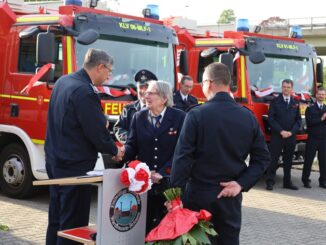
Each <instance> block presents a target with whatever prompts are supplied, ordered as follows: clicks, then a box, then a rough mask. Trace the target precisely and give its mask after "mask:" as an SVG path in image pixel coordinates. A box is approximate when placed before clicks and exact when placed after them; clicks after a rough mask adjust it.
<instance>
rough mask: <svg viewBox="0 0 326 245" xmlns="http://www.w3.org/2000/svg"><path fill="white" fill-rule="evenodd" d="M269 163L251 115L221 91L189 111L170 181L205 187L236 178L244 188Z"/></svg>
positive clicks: (177, 183)
mask: <svg viewBox="0 0 326 245" xmlns="http://www.w3.org/2000/svg"><path fill="white" fill-rule="evenodd" d="M249 153H250V162H249V166H247V165H246V162H245V160H246V158H247V156H248V154H249ZM269 163H270V156H269V152H268V149H267V145H266V143H265V140H264V136H263V134H262V132H261V130H260V127H259V125H258V122H257V120H256V118H255V117H254V115H253V114H252V113H251V111H249V110H248V109H247V108H245V107H242V106H240V105H238V104H237V103H236V102H235V101H234V99H232V98H231V96H230V95H229V94H228V93H226V92H220V93H217V94H216V95H215V97H214V98H212V99H211V100H209V101H207V102H206V103H205V104H203V105H200V106H198V107H195V108H193V109H191V110H190V111H189V112H188V114H187V117H186V119H185V122H184V125H183V128H182V130H181V133H180V137H179V141H178V144H177V146H176V150H175V154H174V157H173V164H172V172H171V182H172V185H174V186H179V187H181V188H184V187H185V185H186V183H187V182H188V183H190V184H195V185H198V186H200V187H201V188H204V189H205V188H218V183H219V182H222V181H231V180H235V181H237V182H238V183H239V184H240V185H241V186H242V188H243V190H245V191H247V190H249V189H250V188H251V187H252V186H253V185H254V184H255V183H256V182H257V181H258V180H259V178H260V177H261V176H262V175H263V173H264V172H265V170H266V168H267V166H268V164H269Z"/></svg>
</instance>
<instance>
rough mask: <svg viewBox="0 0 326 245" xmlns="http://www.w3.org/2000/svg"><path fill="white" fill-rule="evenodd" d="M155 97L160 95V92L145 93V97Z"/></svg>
mask: <svg viewBox="0 0 326 245" xmlns="http://www.w3.org/2000/svg"><path fill="white" fill-rule="evenodd" d="M153 95H159V93H158V92H150V91H146V92H145V96H153Z"/></svg>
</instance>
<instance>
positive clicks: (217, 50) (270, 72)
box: [169, 20, 323, 163]
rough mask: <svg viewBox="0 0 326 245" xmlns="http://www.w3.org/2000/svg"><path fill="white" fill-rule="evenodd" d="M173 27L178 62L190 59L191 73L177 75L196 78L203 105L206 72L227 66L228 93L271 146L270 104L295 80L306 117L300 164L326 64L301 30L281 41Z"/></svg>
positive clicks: (244, 32)
mask: <svg viewBox="0 0 326 245" xmlns="http://www.w3.org/2000/svg"><path fill="white" fill-rule="evenodd" d="M247 23H248V21H247ZM169 25H170V26H173V28H174V29H175V30H176V32H177V35H178V39H179V46H178V53H179V54H180V57H182V56H186V57H187V59H186V60H188V64H187V65H188V70H186V71H184V70H182V69H181V70H180V69H179V70H180V71H181V72H182V73H188V74H189V75H190V76H192V77H193V79H194V89H193V91H192V94H193V95H194V96H196V97H197V98H198V99H199V100H201V101H205V97H204V95H203V93H202V90H201V82H202V74H203V71H204V68H205V67H206V66H207V65H208V64H210V63H212V62H215V61H219V62H222V63H224V64H226V65H227V66H228V67H229V69H230V71H231V75H232V84H231V87H230V91H231V92H232V94H233V96H234V99H235V100H236V101H237V102H238V103H240V104H242V105H243V106H245V107H247V108H248V109H249V110H251V111H252V112H253V113H254V114H255V116H256V118H257V119H258V122H259V124H260V126H261V129H262V131H263V132H264V135H265V139H266V141H267V142H269V141H270V127H269V124H268V120H267V119H268V106H269V103H270V101H271V100H272V99H273V98H274V97H275V96H277V95H279V94H280V93H281V81H282V80H283V79H285V78H289V79H292V80H293V81H294V97H295V98H297V99H298V100H300V108H301V114H302V118H303V125H302V127H301V129H300V131H299V132H298V134H297V147H296V155H295V159H294V162H296V163H302V162H303V156H304V146H305V144H304V142H305V140H306V139H307V134H306V125H305V120H304V113H305V109H306V107H307V106H308V104H309V103H311V102H312V97H313V95H314V93H315V89H316V87H317V86H319V85H321V84H322V83H323V64H322V59H321V58H319V57H317V54H316V51H315V49H314V48H313V47H312V46H311V45H309V44H307V43H305V41H304V40H303V39H302V34H301V30H300V29H298V28H296V29H295V30H292V31H291V37H280V36H272V35H266V34H260V33H256V32H249V26H238V30H237V31H224V33H223V34H222V35H218V34H214V35H213V34H211V33H209V32H207V33H202V32H201V33H200V34H198V32H194V31H189V30H188V29H187V28H186V27H180V26H178V25H174V24H173V21H172V23H171V20H170V23H169ZM235 120H236V118H235Z"/></svg>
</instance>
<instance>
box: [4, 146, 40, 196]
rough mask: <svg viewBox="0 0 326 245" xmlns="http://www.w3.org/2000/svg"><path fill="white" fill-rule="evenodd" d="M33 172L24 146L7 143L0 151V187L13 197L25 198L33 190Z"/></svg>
mask: <svg viewBox="0 0 326 245" xmlns="http://www.w3.org/2000/svg"><path fill="white" fill-rule="evenodd" d="M33 179H34V178H33V174H32V171H31V164H30V159H29V156H28V153H27V150H26V149H25V147H24V146H22V145H21V144H18V143H11V144H9V145H7V146H6V147H5V148H4V149H3V150H2V151H1V153H0V188H1V190H2V192H3V193H4V194H5V195H7V196H9V197H13V198H19V199H21V198H26V197H29V196H30V195H31V194H32V191H33Z"/></svg>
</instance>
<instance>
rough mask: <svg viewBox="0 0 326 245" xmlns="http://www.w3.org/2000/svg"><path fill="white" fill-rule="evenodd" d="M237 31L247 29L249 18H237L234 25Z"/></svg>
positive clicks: (245, 30) (246, 30)
mask: <svg viewBox="0 0 326 245" xmlns="http://www.w3.org/2000/svg"><path fill="white" fill-rule="evenodd" d="M236 28H237V31H244V32H248V31H249V20H248V19H237V25H236Z"/></svg>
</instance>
